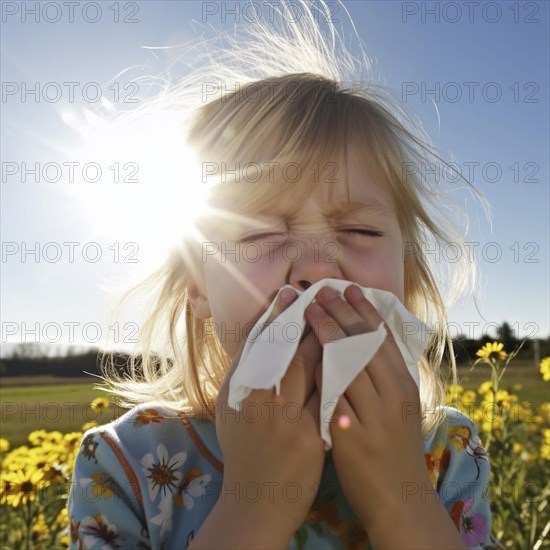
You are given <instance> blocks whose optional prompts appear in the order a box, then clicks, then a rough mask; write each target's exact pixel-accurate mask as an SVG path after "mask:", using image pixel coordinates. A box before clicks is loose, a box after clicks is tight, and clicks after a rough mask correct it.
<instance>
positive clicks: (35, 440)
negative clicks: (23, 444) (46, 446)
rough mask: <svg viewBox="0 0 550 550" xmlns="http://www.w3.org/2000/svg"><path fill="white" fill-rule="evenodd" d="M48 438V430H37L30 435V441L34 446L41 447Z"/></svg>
mask: <svg viewBox="0 0 550 550" xmlns="http://www.w3.org/2000/svg"><path fill="white" fill-rule="evenodd" d="M47 437H48V432H47V431H46V430H35V431H34V432H31V433H30V434H29V437H28V439H29V441H30V442H31V443H32V444H33V445H35V446H36V447H40V445H42V443H44V441H45V440H46V438H47Z"/></svg>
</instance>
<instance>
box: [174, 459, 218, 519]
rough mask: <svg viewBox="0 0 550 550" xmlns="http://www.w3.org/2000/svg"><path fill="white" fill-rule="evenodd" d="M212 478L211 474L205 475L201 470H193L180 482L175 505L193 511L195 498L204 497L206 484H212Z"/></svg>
mask: <svg viewBox="0 0 550 550" xmlns="http://www.w3.org/2000/svg"><path fill="white" fill-rule="evenodd" d="M211 479H212V476H211V475H210V474H206V475H203V473H202V470H201V469H200V468H191V469H190V470H189V471H188V472H187V473H186V474H185V475H184V476H183V479H182V480H181V481H180V484H179V485H178V488H177V490H176V494H175V496H174V503H175V505H176V506H178V507H179V508H181V506H182V505H183V506H185V508H186V509H187V510H191V508H193V506H194V502H193V498H197V497H202V495H203V494H204V490H205V487H206V484H207V483H209V482H210V480H211Z"/></svg>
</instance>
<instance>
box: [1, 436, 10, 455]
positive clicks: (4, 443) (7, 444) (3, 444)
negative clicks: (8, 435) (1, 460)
mask: <svg viewBox="0 0 550 550" xmlns="http://www.w3.org/2000/svg"><path fill="white" fill-rule="evenodd" d="M9 450H10V442H9V441H8V440H7V439H4V438H3V437H0V453H7V452H8V451H9Z"/></svg>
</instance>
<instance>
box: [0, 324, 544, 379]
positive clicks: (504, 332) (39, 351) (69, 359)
mask: <svg viewBox="0 0 550 550" xmlns="http://www.w3.org/2000/svg"><path fill="white" fill-rule="evenodd" d="M495 340H498V341H499V342H502V343H503V344H504V349H505V350H506V351H507V352H508V353H510V352H512V351H514V350H515V349H516V348H517V347H518V346H519V345H520V344H521V343H522V340H519V339H517V338H516V337H515V335H514V332H513V330H512V328H511V326H510V325H509V324H508V323H503V324H502V325H501V326H500V327H499V329H498V330H497V338H493V337H491V336H488V335H485V336H483V337H482V338H479V339H477V340H474V339H468V338H466V337H465V336H462V335H459V336H458V337H457V338H454V339H453V348H454V356H455V360H456V363H457V364H458V365H461V364H468V363H472V362H473V361H475V360H476V352H477V350H478V349H480V348H481V347H482V346H483V345H484V344H486V343H487V342H493V341H495ZM537 355H538V358H539V359H540V358H542V357H547V356H549V355H550V339H549V338H546V339H537V340H533V339H527V340H525V342H523V345H522V347H521V349H520V351H519V353H518V355H517V359H519V360H524V361H536V360H537ZM103 358H104V354H103V352H101V351H100V350H99V349H88V350H84V351H78V350H77V349H71V348H69V349H67V350H65V355H63V356H59V355H58V356H52V355H51V350H50V347H49V346H44V345H40V344H33V343H23V344H18V345H16V346H15V347H14V349H13V352H12V354H11V356H10V357H7V358H3V359H1V360H0V376H44V375H49V376H58V377H60V378H63V377H79V376H82V377H86V376H88V374H87V373H89V374H95V375H98V374H100V373H101V362H102V359H103ZM128 358H129V356H128V355H127V354H125V353H115V354H114V355H113V359H114V364H115V367H116V369H117V370H119V371H124V370H125V365H126V363H127V361H128Z"/></svg>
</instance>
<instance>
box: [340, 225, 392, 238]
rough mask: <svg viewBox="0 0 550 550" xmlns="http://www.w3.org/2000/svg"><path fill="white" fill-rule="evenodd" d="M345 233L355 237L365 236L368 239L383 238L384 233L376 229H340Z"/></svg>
mask: <svg viewBox="0 0 550 550" xmlns="http://www.w3.org/2000/svg"><path fill="white" fill-rule="evenodd" d="M339 231H341V232H343V233H351V234H353V235H364V236H366V237H382V236H383V233H381V232H380V231H376V230H374V229H365V228H359V227H350V228H346V229H339Z"/></svg>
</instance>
